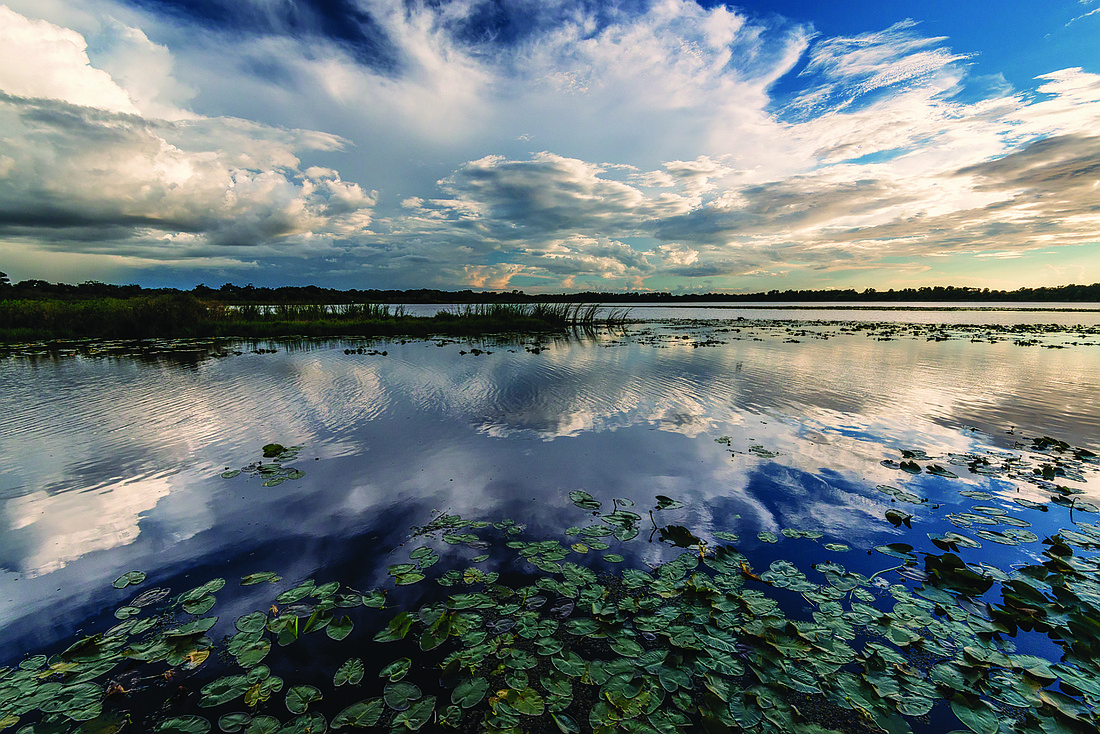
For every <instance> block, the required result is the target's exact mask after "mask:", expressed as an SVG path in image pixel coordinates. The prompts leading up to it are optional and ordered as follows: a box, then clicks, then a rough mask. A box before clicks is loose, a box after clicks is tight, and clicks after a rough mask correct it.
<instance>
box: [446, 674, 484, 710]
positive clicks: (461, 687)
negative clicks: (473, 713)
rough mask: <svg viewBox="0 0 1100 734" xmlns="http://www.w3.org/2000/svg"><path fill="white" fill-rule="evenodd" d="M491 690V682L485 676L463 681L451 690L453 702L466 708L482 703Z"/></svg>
mask: <svg viewBox="0 0 1100 734" xmlns="http://www.w3.org/2000/svg"><path fill="white" fill-rule="evenodd" d="M488 690H489V683H488V681H486V680H485V679H484V678H471V679H467V680H464V681H462V682H461V683H459V684H458V685H457V686H455V689H454V690H453V691H451V703H454V704H457V705H459V706H461V707H462V708H464V709H469V708H473V707H474V706H476V705H478V704H479V703H481V700H482V699H483V698H485V694H486V693H487V692H488Z"/></svg>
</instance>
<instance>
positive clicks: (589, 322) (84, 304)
mask: <svg viewBox="0 0 1100 734" xmlns="http://www.w3.org/2000/svg"><path fill="white" fill-rule="evenodd" d="M627 314H628V312H627V311H626V310H625V309H624V310H612V311H611V312H609V313H607V314H604V315H602V316H601V315H600V313H599V308H598V307H597V306H596V305H595V304H564V303H523V304H516V303H494V304H472V305H468V306H465V307H463V308H462V309H460V310H458V311H440V312H439V313H437V314H436V315H434V316H420V317H417V316H410V315H409V314H408V313H407V312H406V311H405V308H404V306H400V305H397V306H394V305H389V304H377V303H349V304H286V303H282V304H273V305H268V304H244V305H240V306H236V305H227V304H225V303H222V302H220V301H209V300H201V299H198V298H196V297H194V296H192V295H190V294H182V293H181V294H172V295H157V296H142V297H137V298H99V299H88V300H81V301H62V300H50V299H42V300H7V301H0V341H4V342H18V341H29V340H34V339H73V338H81V337H93V338H111V339H119V338H151V337H199V336H240V337H277V336H289V335H297V336H341V335H365V336H393V335H399V334H400V335H409V336H426V335H429V334H437V333H442V334H451V335H475V334H488V333H500V332H515V331H522V332H545V331H553V330H560V329H568V328H581V329H589V328H595V327H597V326H621V325H622V324H624V323H625V322H626V320H627Z"/></svg>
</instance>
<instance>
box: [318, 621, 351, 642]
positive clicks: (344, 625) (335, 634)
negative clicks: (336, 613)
mask: <svg viewBox="0 0 1100 734" xmlns="http://www.w3.org/2000/svg"><path fill="white" fill-rule="evenodd" d="M354 626H355V625H354V623H353V622H352V621H351V617H349V616H347V615H344V616H343V617H340V618H339V619H334V620H332V621H331V622H329V624H328V626H327V627H325V634H326V635H328V636H329V637H331V638H332V639H334V640H342V639H344V638H345V637H347V636H348V635H350V634H351V630H352V628H353V627H354Z"/></svg>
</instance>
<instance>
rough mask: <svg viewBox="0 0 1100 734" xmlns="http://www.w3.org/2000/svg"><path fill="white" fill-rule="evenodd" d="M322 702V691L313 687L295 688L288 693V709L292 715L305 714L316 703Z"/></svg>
mask: <svg viewBox="0 0 1100 734" xmlns="http://www.w3.org/2000/svg"><path fill="white" fill-rule="evenodd" d="M320 700H321V691H320V690H318V689H317V688H314V687H313V686H294V687H293V688H290V689H288V690H287V692H286V708H287V711H289V712H290V713H292V714H303V713H305V712H306V709H308V708H309V705H310V704H311V703H313V702H314V701H320Z"/></svg>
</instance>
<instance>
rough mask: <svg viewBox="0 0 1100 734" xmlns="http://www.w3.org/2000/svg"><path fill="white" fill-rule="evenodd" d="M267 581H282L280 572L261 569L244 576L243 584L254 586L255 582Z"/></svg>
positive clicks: (242, 578)
mask: <svg viewBox="0 0 1100 734" xmlns="http://www.w3.org/2000/svg"><path fill="white" fill-rule="evenodd" d="M265 581H268V582H271V583H273V584H274V583H278V582H279V581H281V579H280V577H279V575H278V574H276V573H273V572H271V571H260V572H258V573H250V574H248V575H247V576H242V577H241V586H253V585H254V584H262V583H264V582H265Z"/></svg>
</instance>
